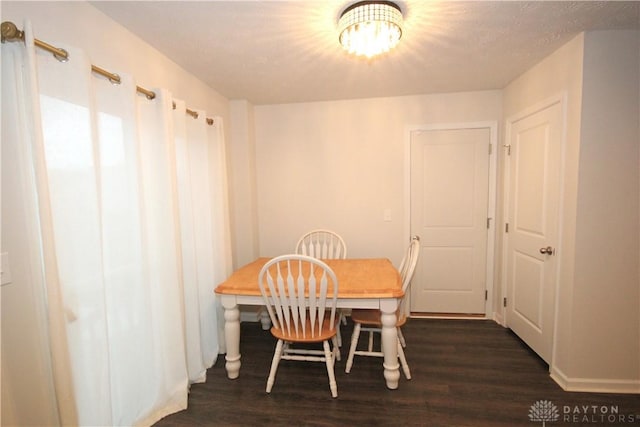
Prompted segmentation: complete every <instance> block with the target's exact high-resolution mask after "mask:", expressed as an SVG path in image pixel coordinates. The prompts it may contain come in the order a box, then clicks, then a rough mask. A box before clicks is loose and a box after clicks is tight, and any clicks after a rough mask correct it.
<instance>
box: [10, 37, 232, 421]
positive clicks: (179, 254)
mask: <svg viewBox="0 0 640 427" xmlns="http://www.w3.org/2000/svg"><path fill="white" fill-rule="evenodd" d="M25 28H26V29H27V30H28V26H27V27H25ZM30 37H31V36H30V35H29V38H28V39H27V43H26V44H22V43H11V49H12V50H16V49H17V50H20V49H22V50H24V52H26V55H24V56H25V57H33V58H35V59H36V60H35V61H22V64H16V66H14V67H13V69H15V75H16V78H15V80H16V81H20V80H24V79H25V78H26V77H25V76H27V77H28V76H30V75H31V76H37V85H32V86H33V87H36V86H37V94H36V95H35V97H33V98H34V99H33V102H23V104H24V105H25V107H24V108H23V110H24V111H29V116H30V117H34V118H36V119H34V120H33V123H29V125H28V126H26V129H27V130H28V132H29V134H31V133H32V134H34V135H36V136H38V137H35V138H25V139H24V141H20V142H19V144H21V145H24V147H22V151H25V153H21V154H19V155H18V154H15V156H16V158H15V159H13V158H6V153H5V137H4V128H5V126H12V125H11V124H8V123H6V121H5V115H4V114H3V123H2V126H3V141H2V149H3V153H2V154H3V157H2V162H3V171H4V168H5V165H8V164H9V163H10V162H16V164H17V165H19V166H14V167H15V168H19V169H20V174H21V175H24V176H25V179H26V180H27V181H30V182H31V181H32V182H33V183H34V184H33V185H31V186H30V187H29V188H28V189H27V190H26V191H25V192H24V194H23V198H25V199H27V200H34V202H33V203H31V205H30V206H31V210H32V211H33V212H32V216H33V220H32V222H33V224H32V225H31V227H32V228H33V229H34V230H35V231H34V232H33V233H31V234H30V235H29V236H28V238H29V240H30V244H32V245H34V247H36V246H37V247H41V248H42V253H43V259H42V260H38V262H36V264H35V266H34V269H35V270H37V269H38V267H39V268H40V270H41V271H42V272H43V273H42V275H43V276H44V279H43V280H42V282H43V288H44V291H45V292H43V296H44V297H46V302H47V307H48V311H47V316H48V319H49V321H48V328H49V331H50V336H51V340H50V341H51V347H52V354H53V360H54V361H55V360H57V359H59V360H60V361H62V362H60V363H57V364H56V363H54V369H53V371H54V378H56V381H55V382H56V385H57V388H56V397H58V394H60V393H63V392H64V393H65V394H64V396H70V397H69V399H68V401H70V402H72V404H70V405H69V406H72V407H73V411H71V412H75V413H76V414H77V423H78V424H80V425H150V424H152V423H154V422H155V421H157V420H158V419H160V418H162V417H163V416H165V415H168V414H170V413H173V412H176V411H179V410H181V409H184V408H186V406H187V394H188V388H189V384H190V383H192V382H196V381H204V380H205V379H206V369H207V368H208V367H210V366H212V365H213V363H214V362H215V360H216V357H217V354H218V351H219V348H218V314H217V311H216V306H217V302H216V300H215V294H214V292H213V288H214V286H215V284H216V283H218V282H221V281H222V280H224V278H225V277H226V276H227V275H228V273H229V270H230V250H229V239H228V220H227V215H226V209H227V201H226V189H225V188H226V181H225V178H224V177H225V173H226V172H225V169H224V140H223V139H222V138H221V137H220V135H221V132H222V127H221V126H222V123H221V122H220V121H219V119H218V118H216V120H215V125H214V126H210V125H208V124H207V123H206V120H205V117H206V115H205V114H204V112H202V114H200V115H199V119H194V118H192V117H191V116H190V115H187V114H185V107H184V103H182V102H180V101H176V102H175V105H176V109H175V110H174V109H173V107H172V105H173V104H174V100H173V99H172V97H171V94H170V93H169V92H168V91H167V90H165V89H156V90H154V92H155V93H156V98H155V99H153V100H149V99H147V98H145V97H144V96H141V95H138V94H136V83H135V82H134V80H133V78H132V77H130V76H126V75H121V79H122V82H121V83H120V84H117V85H114V84H111V83H110V82H109V81H108V80H107V79H105V78H103V77H100V76H95V75H92V73H91V61H90V60H89V58H88V57H87V56H86V54H85V53H84V52H82V51H81V50H78V49H75V48H73V47H68V46H61V47H63V48H64V49H66V50H67V51H68V52H69V61H68V62H60V61H58V60H57V59H56V58H54V57H53V56H52V55H50V54H48V53H46V52H42V51H38V52H36V53H35V54H34V47H33V44H32V42H29V40H30ZM4 61H5V46H4V45H3V76H2V78H3V90H4V85H5V73H4V71H5V67H4ZM16 61H17V59H16ZM21 73H22V74H24V75H23V76H21ZM34 90H35V89H34ZM23 96H25V95H23V94H20V93H19V92H18V91H16V97H18V98H21V97H23ZM3 102H4V95H3ZM38 118H39V120H38ZM13 155H14V154H11V156H13ZM3 173H4V172H3ZM3 186H4V182H3ZM3 190H4V188H3ZM35 201H37V202H35ZM3 221H4V192H3ZM8 226H9V227H10V226H11V224H9V225H8ZM3 229H5V224H4V222H3ZM4 240H5V239H4V238H3V251H4V246H5V242H4ZM34 262H35V261H34ZM56 319H57V320H56ZM56 322H57V323H56ZM56 325H58V329H56ZM55 343H58V346H59V348H58V349H57V350H56V349H55V348H54V345H55ZM54 350H55V351H54ZM57 378H63V379H64V378H70V380H69V381H68V384H67V386H66V387H65V386H64V382H63V381H62V382H61V384H60V385H59V384H58V380H57ZM61 397H63V396H61ZM59 405H60V404H59Z"/></svg>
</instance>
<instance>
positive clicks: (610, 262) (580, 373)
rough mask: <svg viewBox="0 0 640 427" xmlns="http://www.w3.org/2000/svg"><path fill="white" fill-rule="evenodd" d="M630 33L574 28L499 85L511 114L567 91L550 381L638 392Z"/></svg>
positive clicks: (639, 213) (639, 253)
mask: <svg viewBox="0 0 640 427" xmlns="http://www.w3.org/2000/svg"><path fill="white" fill-rule="evenodd" d="M639 40H640V36H639V33H638V32H637V31H611V32H591V33H586V34H582V35H580V36H578V37H576V38H575V39H574V40H572V41H571V42H569V43H568V44H566V45H565V46H563V47H562V48H561V49H559V50H558V51H556V52H555V53H554V54H552V55H551V56H549V57H548V58H546V59H545V60H544V61H542V62H541V63H539V64H538V65H536V66H535V67H533V68H532V69H531V70H529V71H528V72H527V73H525V74H524V75H523V76H521V77H520V78H518V79H517V80H515V81H514V82H513V83H511V84H510V85H509V86H508V87H507V88H505V90H504V112H505V117H509V116H511V115H514V114H516V113H518V112H519V111H522V110H524V109H526V108H527V107H529V106H531V105H535V104H536V103H538V102H540V101H542V100H545V99H547V98H549V97H552V96H556V95H558V94H562V93H564V94H565V95H566V101H567V102H566V123H567V128H566V136H565V153H564V177H563V180H564V182H563V188H562V198H563V200H562V205H563V210H562V215H561V223H562V226H561V237H560V242H559V245H558V248H559V252H558V255H559V256H560V257H561V258H560V260H561V261H560V263H559V265H560V271H559V276H558V277H559V279H558V280H559V284H558V298H557V306H558V307H557V308H558V310H557V316H556V334H555V337H554V342H555V351H554V356H553V360H552V364H551V371H552V375H553V377H554V379H556V381H558V382H559V383H560V384H561V385H562V386H563V387H565V388H567V389H572V390H584V391H598V390H599V391H635V392H638V391H640V366H639V365H640V307H639V305H638V301H639V300H640V295H639V292H640V278H639V269H640V262H639V259H640V249H639V242H640V239H639V238H638V236H639V233H640V231H639V230H638V221H639V219H640V210H639V207H638V205H639V202H640V200H639V199H640V185H639V179H640V177H639V176H638V157H639V152H638V145H639V141H640V134H639V124H638V114H639V113H638V109H639V105H638V104H639V98H638V96H637V94H638V90H639V89H638V85H639V84H640V83H639V82H640V70H639V64H640V58H639V55H638V52H639V48H638V43H639Z"/></svg>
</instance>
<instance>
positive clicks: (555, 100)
mask: <svg viewBox="0 0 640 427" xmlns="http://www.w3.org/2000/svg"><path fill="white" fill-rule="evenodd" d="M567 97H568V94H567V92H566V91H563V92H560V93H557V94H555V95H553V96H550V97H548V98H546V99H544V100H542V101H539V102H537V103H535V104H533V105H531V106H529V107H527V108H524V109H523V110H521V111H519V112H517V113H515V114H513V115H511V116H509V117H507V118H506V119H505V132H504V141H505V144H504V145H503V146H501V148H503V149H504V148H506V147H505V146H506V144H508V142H509V141H511V134H512V129H513V125H514V123H515V122H518V121H520V120H522V119H524V118H526V117H528V116H531V115H533V114H536V113H538V112H540V111H542V110H545V109H547V108H549V107H551V106H552V105H555V104H559V105H560V111H561V115H562V130H561V138H560V171H559V183H558V184H559V186H560V189H559V193H558V224H557V233H558V241H557V243H556V245H555V248H556V255H555V256H556V260H557V261H556V271H555V288H554V292H555V295H556V297H555V300H554V307H553V316H554V322H553V332H552V333H553V338H552V342H553V344H552V349H551V360H550V362H549V370H550V371H551V370H553V368H554V361H555V360H556V348H557V346H556V340H557V337H558V334H557V332H558V322H557V321H556V320H557V319H558V312H559V310H560V308H559V307H560V304H559V299H560V298H558V296H559V292H558V291H559V288H560V274H561V270H562V268H561V266H562V260H563V239H562V235H563V227H564V224H563V221H562V218H563V214H564V199H565V197H564V195H565V159H566V147H567V144H566V141H567ZM504 159H505V161H504V162H503V166H504V170H503V172H502V180H503V182H502V185H503V195H504V197H503V201H502V223H501V224H500V226H501V229H502V230H504V227H505V224H506V223H507V222H509V205H510V201H511V200H510V197H509V195H510V190H511V187H510V185H509V184H510V182H509V178H510V176H511V163H510V162H509V161H507V158H506V156H505V157H504ZM502 236H503V237H502V238H501V239H500V240H501V244H502V254H501V264H502V265H501V269H500V276H501V280H500V291H501V295H502V297H503V298H506V297H507V295H508V289H507V282H508V280H507V279H508V277H507V267H508V265H507V261H508V255H509V254H508V249H509V248H508V245H507V239H508V237H507V236H505V234H504V232H503V234H502ZM494 316H495V320H496V322H498V323H499V324H501V325H502V326H504V327H507V321H508V319H507V309H506V307H505V306H504V305H503V304H498V309H497V310H496V312H495V313H494Z"/></svg>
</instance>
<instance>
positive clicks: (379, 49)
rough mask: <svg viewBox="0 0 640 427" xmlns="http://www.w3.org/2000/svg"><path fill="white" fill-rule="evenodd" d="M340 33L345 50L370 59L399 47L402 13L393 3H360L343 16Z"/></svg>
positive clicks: (339, 23) (339, 26) (346, 11)
mask: <svg viewBox="0 0 640 427" xmlns="http://www.w3.org/2000/svg"><path fill="white" fill-rule="evenodd" d="M338 29H339V30H340V44H341V45H342V47H344V48H345V50H347V51H348V52H349V53H352V54H355V55H358V56H360V55H364V56H366V57H367V58H371V57H372V56H375V55H379V54H381V53H384V52H387V51H388V50H389V49H391V48H393V47H395V46H396V45H397V44H398V41H399V40H400V37H401V36H402V11H401V10H400V7H399V6H398V5H397V4H395V3H393V2H390V1H361V2H358V3H354V4H352V5H351V6H349V7H347V8H346V9H345V10H344V12H342V14H341V15H340V19H339V20H338Z"/></svg>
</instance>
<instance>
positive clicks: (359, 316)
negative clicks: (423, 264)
mask: <svg viewBox="0 0 640 427" xmlns="http://www.w3.org/2000/svg"><path fill="white" fill-rule="evenodd" d="M419 255H420V237H418V236H414V237H413V238H412V239H411V243H410V244H409V247H408V248H407V253H406V254H405V256H404V259H403V260H402V263H401V264H400V268H399V271H400V277H401V278H402V290H403V291H404V296H403V297H402V300H401V302H400V305H399V307H398V310H397V311H396V316H397V317H398V320H397V322H396V330H397V332H398V358H399V359H400V365H402V370H403V371H404V375H405V376H406V377H407V379H408V380H410V379H411V371H410V370H409V365H408V364H407V359H406V357H405V355H404V350H403V348H404V347H406V345H407V344H406V341H405V339H404V336H403V335H402V331H401V329H400V328H401V327H402V326H403V325H404V324H405V323H406V322H407V310H406V304H405V302H406V300H407V294H408V293H409V287H410V284H411V279H412V278H413V272H414V271H415V269H416V264H417V263H418V257H419ZM351 320H353V323H354V327H353V334H352V335H351V347H350V348H349V357H348V358H347V364H346V367H345V372H346V373H349V372H350V371H351V367H352V366H353V357H354V356H355V355H358V356H375V357H383V356H384V354H383V352H382V349H380V351H374V350H373V334H374V333H381V331H382V322H381V321H380V311H379V310H372V309H354V310H352V311H351ZM361 331H366V332H369V342H368V345H367V350H357V347H358V340H359V339H360V332H361Z"/></svg>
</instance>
